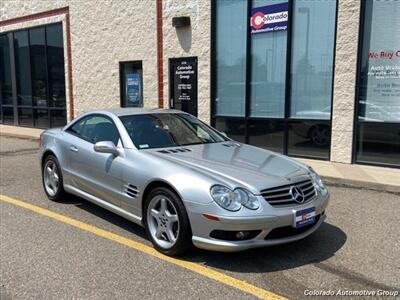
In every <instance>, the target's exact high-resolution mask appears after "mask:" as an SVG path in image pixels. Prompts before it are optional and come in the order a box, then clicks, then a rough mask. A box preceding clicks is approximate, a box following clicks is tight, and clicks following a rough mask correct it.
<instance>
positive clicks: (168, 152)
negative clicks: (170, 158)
mask: <svg viewBox="0 0 400 300" xmlns="http://www.w3.org/2000/svg"><path fill="white" fill-rule="evenodd" d="M191 151H192V150H190V149H188V148H176V149H169V150H160V151H157V152H160V153H164V154H170V153H182V152H191Z"/></svg>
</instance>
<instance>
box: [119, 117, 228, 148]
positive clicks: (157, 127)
mask: <svg viewBox="0 0 400 300" xmlns="http://www.w3.org/2000/svg"><path fill="white" fill-rule="evenodd" d="M120 119H121V121H122V123H123V124H124V126H125V128H126V130H127V132H128V134H129V136H130V138H131V139H132V142H133V143H134V144H135V146H136V147H137V148H138V149H151V148H164V147H175V146H187V145H195V144H207V143H218V142H223V141H226V140H227V139H226V138H225V137H224V136H222V135H221V134H219V133H218V132H217V131H215V130H214V129H212V128H211V127H209V126H207V125H206V124H204V123H202V122H201V121H200V120H198V119H197V118H195V117H193V116H191V115H188V114H184V113H182V114H180V113H154V114H143V115H129V116H121V117H120Z"/></svg>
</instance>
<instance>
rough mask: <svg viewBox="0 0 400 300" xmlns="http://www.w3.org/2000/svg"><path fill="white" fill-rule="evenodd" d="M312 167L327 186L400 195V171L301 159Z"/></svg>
mask: <svg viewBox="0 0 400 300" xmlns="http://www.w3.org/2000/svg"><path fill="white" fill-rule="evenodd" d="M297 160H299V161H301V162H304V163H306V164H308V165H309V166H311V167H312V168H313V169H314V170H315V171H316V172H317V173H318V174H319V175H320V176H321V177H322V178H323V179H324V181H325V182H326V183H327V184H330V185H338V186H340V185H343V186H347V187H357V188H365V189H371V190H377V191H387V192H392V193H396V194H400V169H395V168H384V167H374V166H366V165H354V164H353V165H350V164H342V163H335V162H330V161H320V160H313V159H299V158H297Z"/></svg>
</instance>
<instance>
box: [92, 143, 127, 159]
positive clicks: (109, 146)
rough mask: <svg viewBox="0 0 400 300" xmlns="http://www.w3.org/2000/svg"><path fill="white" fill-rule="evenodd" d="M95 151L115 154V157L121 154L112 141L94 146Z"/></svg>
mask: <svg viewBox="0 0 400 300" xmlns="http://www.w3.org/2000/svg"><path fill="white" fill-rule="evenodd" d="M93 149H94V151H96V152H99V153H110V154H114V155H115V156H118V155H119V154H120V153H119V150H118V148H117V147H116V146H115V145H114V143H113V142H111V141H102V142H97V143H96V144H94V146H93Z"/></svg>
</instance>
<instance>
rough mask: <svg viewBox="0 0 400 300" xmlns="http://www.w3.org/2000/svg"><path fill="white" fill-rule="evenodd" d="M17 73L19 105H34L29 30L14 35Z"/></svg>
mask: <svg viewBox="0 0 400 300" xmlns="http://www.w3.org/2000/svg"><path fill="white" fill-rule="evenodd" d="M14 51H15V52H14V53H15V72H16V77H17V98H18V104H19V105H32V85H31V70H30V64H31V60H30V55H29V35H28V30H21V31H17V32H15V33H14Z"/></svg>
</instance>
